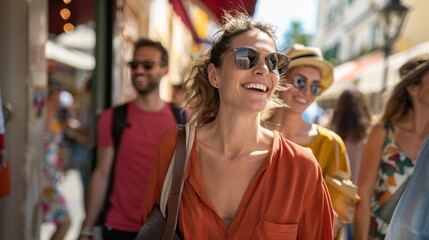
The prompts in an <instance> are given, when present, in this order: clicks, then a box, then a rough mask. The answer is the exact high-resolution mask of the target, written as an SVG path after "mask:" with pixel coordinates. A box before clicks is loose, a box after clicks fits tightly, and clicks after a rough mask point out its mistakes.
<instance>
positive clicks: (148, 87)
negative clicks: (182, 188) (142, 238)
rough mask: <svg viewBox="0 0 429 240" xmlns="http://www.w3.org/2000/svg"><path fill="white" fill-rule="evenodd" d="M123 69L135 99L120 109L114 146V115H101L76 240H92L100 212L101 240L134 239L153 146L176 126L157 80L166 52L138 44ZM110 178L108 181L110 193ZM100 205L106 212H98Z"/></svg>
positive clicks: (158, 45) (155, 44)
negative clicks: (127, 70) (127, 72)
mask: <svg viewBox="0 0 429 240" xmlns="http://www.w3.org/2000/svg"><path fill="white" fill-rule="evenodd" d="M128 66H129V67H130V70H131V79H132V84H133V86H134V88H135V90H136V91H137V93H138V96H137V98H136V99H135V100H133V101H131V102H129V103H127V104H125V105H123V106H125V108H126V113H125V114H124V115H125V116H126V122H125V124H124V125H125V126H124V127H123V130H122V133H121V134H120V135H119V139H120V143H119V145H116V144H118V142H119V140H118V141H116V139H117V138H116V137H114V135H115V132H114V131H116V130H114V127H113V128H112V121H113V120H112V119H116V112H115V113H114V111H116V110H114V108H109V109H107V110H105V111H104V112H103V113H102V114H101V115H100V118H99V120H98V127H97V132H98V133H97V139H98V140H97V161H96V165H95V169H94V171H93V173H92V176H91V179H90V183H89V193H88V194H89V195H88V207H87V212H86V219H85V221H84V223H83V228H82V231H81V234H80V238H79V239H81V240H84V239H91V238H92V237H93V234H94V225H95V224H96V222H97V218H98V217H99V214H100V213H101V212H102V211H104V213H105V215H104V219H103V220H102V223H101V224H102V235H103V239H104V240H109V239H114V240H121V239H130V240H131V239H133V240H134V239H135V237H136V235H137V233H138V231H139V228H140V209H141V202H142V201H143V196H144V194H145V190H146V184H147V179H148V177H149V174H150V169H151V167H152V163H153V161H154V160H155V157H156V149H157V147H158V143H159V141H160V138H161V135H162V133H163V132H164V131H165V130H166V129H168V128H171V127H174V126H175V125H176V123H177V120H176V118H175V113H174V111H173V108H172V107H171V105H170V104H168V103H166V102H164V101H162V100H161V98H160V96H159V84H160V81H161V78H162V77H163V76H165V75H166V74H167V73H168V53H167V50H166V49H165V48H164V47H163V46H162V45H161V43H160V42H157V41H152V40H149V39H140V40H138V41H137V42H136V43H135V46H134V56H133V59H132V60H131V61H130V62H129V63H128ZM117 108H118V107H117ZM114 124H115V123H114ZM115 149H117V151H115ZM111 171H113V174H114V175H113V176H114V178H112V177H111V175H110V174H111ZM109 179H110V180H111V181H113V182H112V183H111V185H110V186H112V188H111V191H110V189H109V187H108V186H109ZM112 179H113V180H112ZM109 193H110V194H109ZM105 200H107V202H108V208H107V209H103V204H104V202H105Z"/></svg>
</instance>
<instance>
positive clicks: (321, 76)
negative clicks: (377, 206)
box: [264, 44, 353, 236]
mask: <svg viewBox="0 0 429 240" xmlns="http://www.w3.org/2000/svg"><path fill="white" fill-rule="evenodd" d="M285 53H286V55H288V56H289V57H290V58H291V62H290V64H289V68H288V70H287V72H286V76H285V78H286V80H285V81H286V82H287V84H288V85H290V86H292V87H291V88H290V89H288V90H286V91H280V92H279V95H280V98H281V99H282V100H283V101H284V102H285V103H286V104H287V105H288V106H287V107H282V108H276V109H275V110H274V111H273V112H272V115H271V116H270V117H269V119H268V120H267V121H265V123H264V124H265V125H266V127H268V128H269V129H272V130H277V131H279V132H280V133H281V134H282V135H283V136H284V137H285V138H287V139H289V140H291V141H292V142H295V143H298V144H300V145H302V146H304V147H309V148H311V149H312V151H313V154H314V155H315V157H316V159H317V161H318V162H319V164H320V167H321V168H322V172H323V174H324V175H327V174H328V175H331V176H332V175H334V174H335V173H336V172H337V170H341V171H343V172H345V173H346V175H348V176H347V178H350V167H349V160H348V157H347V152H346V148H345V146H344V142H343V140H342V139H341V138H340V137H339V136H338V135H337V134H335V133H334V132H332V131H330V130H328V129H326V128H324V127H322V126H320V125H318V124H310V123H307V122H306V121H304V119H303V117H302V116H303V113H304V111H305V110H306V109H307V107H308V106H310V104H312V103H313V102H314V101H315V100H316V98H317V97H318V96H319V95H320V94H321V93H322V92H323V91H325V90H326V89H327V88H328V87H329V86H330V85H331V84H332V81H333V67H332V65H331V64H330V63H329V62H328V61H326V60H325V59H324V58H323V55H322V53H321V51H320V49H319V48H315V47H307V46H303V45H301V44H294V45H292V46H291V47H290V48H289V49H287V50H286V52H285ZM337 161H338V163H339V164H338V165H337ZM337 166H338V167H337ZM333 191H334V190H331V189H330V193H331V198H332V200H333V207H334V210H336V213H337V214H336V219H335V220H336V221H335V227H336V229H335V233H336V236H337V235H338V236H339V235H340V233H339V232H340V228H341V226H342V224H343V223H349V222H351V221H352V218H353V216H350V215H348V216H347V215H346V214H340V215H341V216H338V214H339V213H342V212H343V211H339V209H338V207H339V206H337V205H336V202H335V197H337V194H335V196H334V193H333ZM351 205H353V204H351ZM352 211H353V210H352Z"/></svg>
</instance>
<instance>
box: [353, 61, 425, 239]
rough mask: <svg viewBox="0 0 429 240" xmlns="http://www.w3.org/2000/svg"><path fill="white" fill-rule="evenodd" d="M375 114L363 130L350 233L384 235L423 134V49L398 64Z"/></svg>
mask: <svg viewBox="0 0 429 240" xmlns="http://www.w3.org/2000/svg"><path fill="white" fill-rule="evenodd" d="M399 75H400V77H401V81H400V82H399V83H397V84H396V85H395V87H394V88H393V90H392V92H391V94H390V96H389V98H388V100H387V103H386V106H385V109H384V113H383V114H382V116H381V119H380V120H379V121H378V122H377V124H375V125H374V126H373V127H372V129H371V131H370V133H369V136H368V140H367V144H366V147H365V151H364V155H363V158H362V165H361V170H360V173H359V182H358V183H359V184H358V185H359V195H360V196H361V198H362V199H361V201H360V202H359V203H358V208H357V212H356V218H355V231H354V233H355V239H356V240H361V239H373V238H377V239H384V237H385V234H386V231H387V228H388V226H389V222H390V218H391V216H392V214H393V210H394V209H395V207H396V204H397V202H398V201H399V199H400V197H401V195H402V193H403V190H404V189H405V187H406V185H407V182H408V180H409V177H410V175H411V174H412V173H413V170H414V165H415V159H416V157H417V153H418V151H419V148H420V146H421V145H422V143H423V140H424V139H425V137H426V136H427V135H428V134H429V98H428V95H429V54H422V55H419V56H416V57H414V58H412V59H410V60H408V61H407V62H406V63H405V64H403V65H402V66H401V67H400V68H399Z"/></svg>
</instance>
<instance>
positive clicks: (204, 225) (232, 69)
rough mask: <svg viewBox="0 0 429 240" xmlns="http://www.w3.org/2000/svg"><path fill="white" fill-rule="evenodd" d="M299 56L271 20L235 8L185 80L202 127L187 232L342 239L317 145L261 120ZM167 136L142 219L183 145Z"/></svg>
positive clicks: (183, 210) (184, 213)
mask: <svg viewBox="0 0 429 240" xmlns="http://www.w3.org/2000/svg"><path fill="white" fill-rule="evenodd" d="M288 63H289V58H288V57H287V56H285V55H284V54H282V53H279V52H277V47H276V44H275V35H274V30H273V28H272V26H271V25H268V24H265V23H263V22H258V21H255V20H252V19H251V18H250V17H249V16H248V15H245V14H242V13H237V14H236V15H235V17H233V16H231V15H230V14H229V13H226V14H225V24H224V25H223V26H222V29H221V30H220V31H219V33H218V35H216V37H215V40H214V41H213V44H212V47H211V48H210V50H209V51H208V52H207V53H204V54H202V55H201V56H200V58H199V59H198V60H197V62H196V63H195V65H194V66H193V68H192V71H191V75H190V78H188V79H187V80H186V81H185V100H186V104H185V105H186V106H189V108H190V109H191V111H190V112H191V115H190V119H191V120H192V124H195V125H196V126H197V129H196V134H195V140H194V144H193V148H192V151H191V153H190V157H189V160H188V165H187V170H186V172H185V182H184V186H183V194H182V197H181V202H180V206H179V209H180V210H179V221H178V228H179V229H180V233H181V235H182V237H183V239H332V220H333V217H332V207H331V203H330V201H329V195H328V192H327V189H326V185H325V183H324V181H323V175H322V172H321V170H320V167H319V165H318V164H317V161H316V159H315V158H314V156H313V155H312V154H311V152H310V151H309V150H307V149H305V148H302V147H300V146H298V145H297V144H294V143H292V142H290V141H288V140H286V139H284V138H283V137H282V136H281V135H280V134H279V133H278V132H277V131H275V132H272V131H270V130H268V129H266V128H263V127H262V126H261V125H260V120H261V119H260V117H261V112H262V111H263V110H264V109H265V108H267V107H269V104H274V103H276V102H278V101H275V99H274V98H273V95H274V92H275V90H276V89H277V87H278V83H279V79H280V76H282V75H283V74H284V73H285V71H286V69H287V66H288ZM175 131H176V130H175V129H170V130H169V131H168V132H166V134H165V135H164V137H163V138H162V140H161V144H160V148H159V150H158V158H157V161H156V163H155V166H154V168H153V170H152V174H151V179H150V184H149V185H148V190H147V192H146V193H147V194H146V196H145V201H144V203H143V210H142V221H143V223H144V222H145V221H146V219H147V218H148V216H149V214H150V212H151V210H152V209H153V207H154V206H155V205H157V204H159V201H160V194H161V186H162V185H163V182H164V177H165V175H166V172H167V168H168V166H169V163H170V160H171V157H172V154H173V151H174V148H175V147H174V144H175V141H176V140H175Z"/></svg>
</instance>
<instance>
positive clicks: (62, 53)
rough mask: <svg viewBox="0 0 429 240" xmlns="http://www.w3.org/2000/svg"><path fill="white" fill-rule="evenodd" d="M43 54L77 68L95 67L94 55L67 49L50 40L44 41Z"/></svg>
mask: <svg viewBox="0 0 429 240" xmlns="http://www.w3.org/2000/svg"><path fill="white" fill-rule="evenodd" d="M45 54H46V58H47V59H51V60H55V61H57V62H60V63H63V64H66V65H68V66H71V67H75V68H78V69H82V70H93V69H94V68H95V58H94V56H92V55H89V54H86V53H83V52H80V51H74V50H71V49H68V48H66V47H64V46H62V45H61V44H58V43H55V42H52V41H48V42H47V43H46V48H45Z"/></svg>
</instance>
